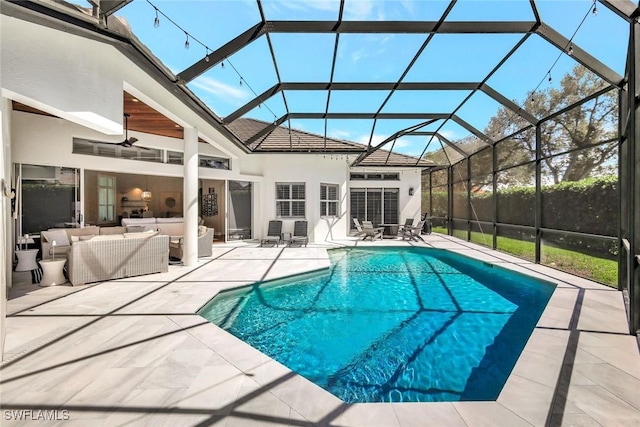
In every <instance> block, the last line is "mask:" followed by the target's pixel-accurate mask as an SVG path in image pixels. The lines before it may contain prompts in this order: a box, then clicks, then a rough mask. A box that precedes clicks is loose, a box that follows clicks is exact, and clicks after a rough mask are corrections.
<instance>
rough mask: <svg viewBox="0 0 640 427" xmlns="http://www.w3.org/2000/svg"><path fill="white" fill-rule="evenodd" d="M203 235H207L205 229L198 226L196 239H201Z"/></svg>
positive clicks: (202, 226)
mask: <svg viewBox="0 0 640 427" xmlns="http://www.w3.org/2000/svg"><path fill="white" fill-rule="evenodd" d="M205 234H207V227H206V226H204V225H199V226H198V237H202V236H204V235H205Z"/></svg>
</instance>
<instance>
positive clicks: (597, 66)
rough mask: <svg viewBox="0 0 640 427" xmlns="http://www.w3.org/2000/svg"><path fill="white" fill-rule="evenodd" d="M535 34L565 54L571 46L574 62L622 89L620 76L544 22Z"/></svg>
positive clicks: (622, 81) (622, 80)
mask: <svg viewBox="0 0 640 427" xmlns="http://www.w3.org/2000/svg"><path fill="white" fill-rule="evenodd" d="M535 32H536V34H538V35H539V36H540V37H542V38H543V39H545V40H546V41H548V42H549V43H551V44H552V45H554V46H555V47H557V48H558V49H560V50H561V51H563V52H565V51H566V50H567V48H568V46H569V45H570V44H571V45H572V47H573V54H572V55H571V56H572V58H574V59H575V60H576V61H578V62H579V63H581V64H582V65H584V66H585V67H587V68H588V69H590V70H591V71H593V72H594V73H596V74H597V75H598V76H600V78H602V79H604V80H606V81H607V82H609V83H611V84H612V85H615V86H618V87H622V85H623V83H624V79H623V78H622V76H621V75H619V74H618V73H616V72H615V71H613V70H612V69H611V68H609V67H607V66H606V65H605V64H603V63H602V62H600V61H598V60H597V59H596V58H594V57H593V56H591V55H590V54H589V53H587V51H585V50H584V49H582V48H581V47H580V46H577V45H576V44H575V43H573V42H571V41H570V40H569V39H567V38H566V37H565V36H563V35H562V34H560V33H559V32H557V31H556V30H554V29H553V28H551V27H550V26H548V25H546V24H545V23H544V22H543V23H542V24H540V26H539V27H538V28H536V30H535Z"/></svg>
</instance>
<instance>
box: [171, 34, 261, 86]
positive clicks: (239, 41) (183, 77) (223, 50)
mask: <svg viewBox="0 0 640 427" xmlns="http://www.w3.org/2000/svg"><path fill="white" fill-rule="evenodd" d="M264 34H265V31H264V23H262V22H260V23H258V24H256V25H254V26H253V27H251V28H249V29H248V30H247V31H245V32H244V33H242V34H240V35H239V36H238V37H236V38H234V39H233V40H231V41H230V42H228V43H226V44H225V45H223V46H221V47H220V48H218V49H216V50H214V51H213V52H211V53H210V54H209V55H207V56H205V57H203V58H202V59H201V60H199V61H198V62H196V63H195V64H193V65H192V66H190V67H189V68H187V69H186V70H184V71H183V72H181V73H179V74H178V80H179V81H180V82H182V83H189V82H190V81H192V80H193V79H195V78H196V77H198V76H199V75H200V74H202V73H204V72H206V71H207V70H209V69H210V68H211V67H214V66H216V65H217V64H218V63H220V62H222V61H224V59H225V58H227V57H229V56H231V55H233V54H234V53H236V52H237V51H239V50H240V49H242V48H243V47H245V46H246V45H248V44H249V43H251V42H253V41H255V40H257V39H258V38H259V37H260V36H262V35H264Z"/></svg>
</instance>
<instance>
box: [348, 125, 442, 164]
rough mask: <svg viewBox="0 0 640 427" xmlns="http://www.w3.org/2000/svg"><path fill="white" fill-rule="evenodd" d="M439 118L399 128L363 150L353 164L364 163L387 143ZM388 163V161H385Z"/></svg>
mask: <svg viewBox="0 0 640 427" xmlns="http://www.w3.org/2000/svg"><path fill="white" fill-rule="evenodd" d="M436 120H438V119H433V120H429V121H426V122H423V123H418V124H416V125H413V126H409V127H407V128H404V129H402V130H399V131H398V132H396V133H394V134H393V135H391V136H389V137H388V138H385V139H384V141H382V142H380V143H378V145H376V146H375V147H371V146H370V147H368V148H367V151H365V152H363V153H362V154H360V155H359V156H358V157H357V158H356V159H355V160H354V161H353V162H351V166H358V165H359V164H360V163H362V162H363V161H364V159H366V158H367V157H369V156H370V155H371V154H372V153H373V152H375V151H378V150H379V149H380V148H382V147H384V146H385V145H386V144H388V143H389V142H390V141H392V140H394V139H397V138H399V137H401V136H403V135H406V134H408V133H410V132H412V131H414V130H417V129H421V128H423V127H425V126H429V125H430V124H431V123H433V122H435V121H436ZM391 151H392V150H389V156H390V155H391ZM389 156H387V161H388V160H389ZM385 163H386V161H385Z"/></svg>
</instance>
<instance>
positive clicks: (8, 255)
mask: <svg viewBox="0 0 640 427" xmlns="http://www.w3.org/2000/svg"><path fill="white" fill-rule="evenodd" d="M10 117H11V100H9V99H7V98H0V178H2V179H3V180H4V182H5V186H6V187H5V189H0V200H1V202H0V242H2V243H0V245H1V247H0V265H1V266H2V269H1V270H2V273H1V274H0V293H1V295H0V360H2V359H3V356H4V337H5V333H6V318H7V293H8V291H9V288H10V287H11V280H12V279H11V275H12V270H13V269H12V261H13V245H12V242H13V231H12V230H13V227H12V225H13V220H12V217H11V198H10V197H7V196H6V195H5V192H4V190H6V191H7V194H9V195H10V194H11V193H10V192H11V187H12V185H11V172H12V168H11V141H10V140H9V135H10V133H9V126H10V120H9V119H10Z"/></svg>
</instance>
